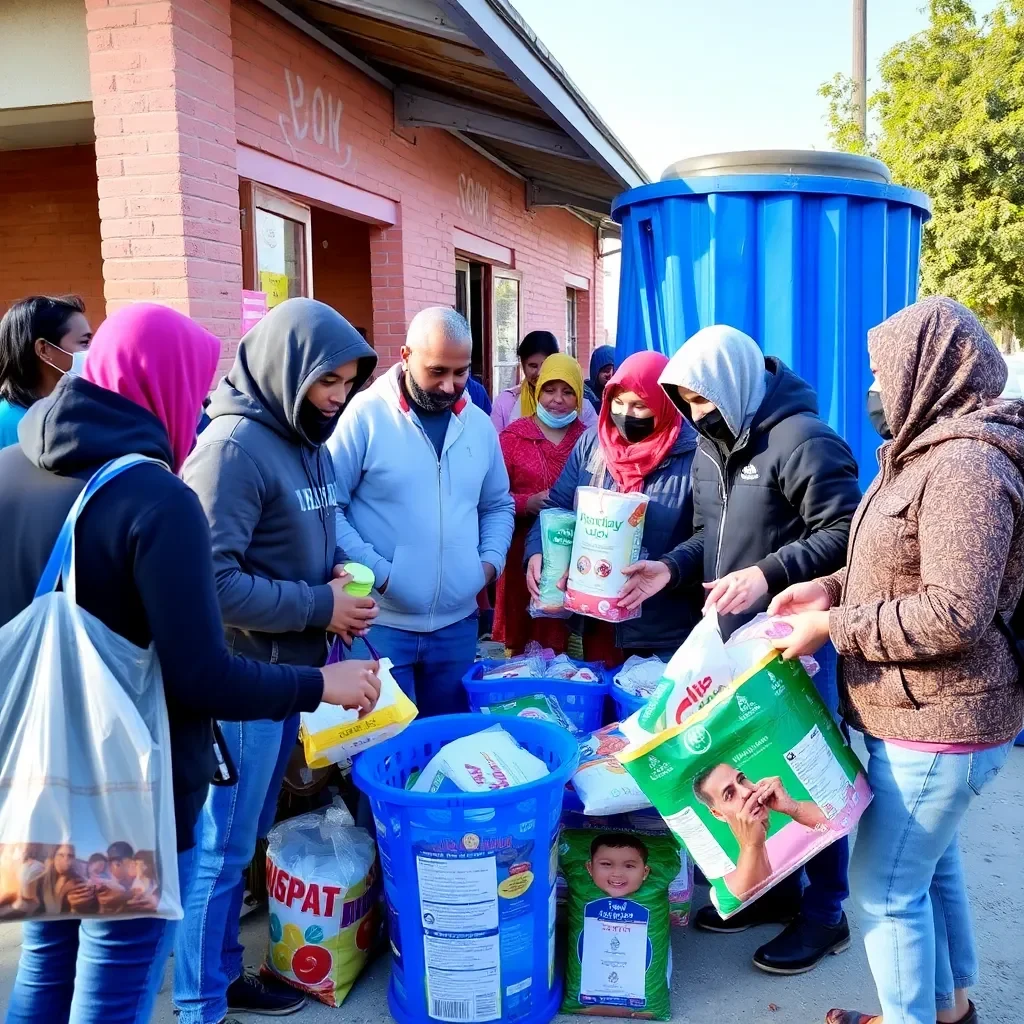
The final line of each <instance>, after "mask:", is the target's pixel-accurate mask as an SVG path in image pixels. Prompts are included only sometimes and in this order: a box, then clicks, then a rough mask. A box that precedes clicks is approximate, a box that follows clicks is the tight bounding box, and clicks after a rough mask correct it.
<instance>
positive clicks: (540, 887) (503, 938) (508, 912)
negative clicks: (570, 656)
mask: <svg viewBox="0 0 1024 1024" xmlns="http://www.w3.org/2000/svg"><path fill="white" fill-rule="evenodd" d="M500 724H501V726H502V727H503V728H504V729H505V730H506V732H508V733H510V734H511V735H512V736H513V737H515V739H516V740H517V741H518V742H519V744H520V745H521V746H523V747H524V748H525V749H526V750H528V751H530V753H532V754H535V755H536V756H537V757H539V758H541V760H543V761H544V762H546V764H547V765H548V767H549V768H550V773H549V774H548V775H547V776H545V777H544V778H543V779H538V780H537V781H536V782H531V783H527V784H525V785H522V786H516V787H514V788H511V789H499V790H493V791H491V792H489V793H457V794H452V793H413V792H407V791H406V790H405V789H404V788H403V787H404V785H405V782H406V780H407V779H408V778H409V776H410V774H412V773H413V772H414V771H419V770H422V769H423V768H424V767H425V766H426V764H427V762H428V761H429V760H430V758H431V757H433V755H434V754H436V753H437V752H438V750H440V748H441V747H442V746H444V744H446V743H448V742H449V741H450V740H453V739H456V738H458V737H460V736H468V735H470V734H472V733H477V732H480V731H481V730H482V729H483V728H487V727H490V723H489V722H487V721H486V720H484V719H481V716H480V715H472V714H470V715H444V716H440V717H438V718H430V719H424V720H421V721H418V722H413V723H412V724H411V725H410V726H409V727H408V728H407V729H406V730H405V731H404V732H403V733H402V734H401V735H400V736H396V737H395V738H394V739H393V740H390V741H388V742H386V743H382V744H380V745H379V746H377V747H374V748H372V749H370V750H367V751H365V752H364V753H362V754H360V755H359V756H358V757H357V758H356V760H355V766H354V773H355V780H356V785H357V786H359V788H360V789H361V790H362V791H363V792H364V793H366V795H367V796H368V797H369V798H370V804H371V806H372V808H373V817H374V822H375V824H376V828H377V844H378V850H379V854H380V863H381V870H382V874H383V878H384V893H385V896H386V897H387V907H388V927H389V932H390V939H391V983H390V986H389V988H388V1006H389V1007H390V1010H391V1013H392V1015H393V1016H394V1017H395V1019H396V1020H397V1021H399V1024H428V1022H431V1021H452V1022H458V1024H470V1022H476V1021H501V1022H510V1024H511V1022H514V1024H547V1022H548V1021H550V1020H551V1018H552V1017H554V1016H555V1014H556V1013H557V1012H558V1008H559V1006H560V1004H561V1000H562V981H561V978H560V977H556V971H555V878H556V874H557V868H558V822H559V819H560V817H561V814H562V798H563V794H564V792H565V786H566V783H567V782H568V781H569V779H570V777H571V776H572V773H573V772H574V771H575V770H576V766H577V764H578V762H579V749H578V746H577V743H576V740H575V739H574V738H573V737H572V736H571V735H570V734H569V733H568V732H567V731H566V730H565V729H562V728H560V727H559V726H557V725H552V724H550V723H548V722H538V721H530V720H527V719H523V718H506V719H503V720H502V721H501V723H500Z"/></svg>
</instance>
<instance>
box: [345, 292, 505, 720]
mask: <svg viewBox="0 0 1024 1024" xmlns="http://www.w3.org/2000/svg"><path fill="white" fill-rule="evenodd" d="M472 348H473V341H472V335H471V333H470V329H469V324H468V323H467V322H466V320H465V318H464V317H463V316H461V315H460V314H459V313H457V312H456V311H455V310H453V309H450V308H448V307H444V306H433V307H430V308H429V309H425V310H423V311H422V312H420V313H418V314H417V315H416V316H415V317H414V318H413V321H412V323H411V324H410V325H409V331H408V334H407V335H406V343H405V345H404V346H403V347H402V361H401V363H400V364H399V365H397V366H393V367H392V368H391V369H390V370H389V371H388V372H387V373H386V374H385V375H384V376H383V377H381V378H380V379H379V380H377V381H376V382H375V383H374V384H373V386H372V387H370V388H368V389H367V390H366V391H364V392H362V393H361V394H359V395H356V397H355V398H354V399H353V400H352V403H351V407H350V408H349V409H348V410H347V411H346V413H345V415H344V416H343V417H342V419H341V421H340V422H339V425H338V429H337V430H336V431H335V433H334V435H333V436H332V437H331V439H330V441H329V442H328V449H329V451H330V452H331V455H332V456H333V458H334V469H335V478H336V482H337V499H338V531H337V533H338V545H339V547H340V548H341V549H342V550H343V551H344V552H345V555H346V556H347V557H348V558H349V559H351V560H354V561H357V562H362V563H363V564H364V565H367V566H369V567H370V568H371V569H372V570H373V575H374V585H375V587H376V589H377V592H378V593H379V595H380V597H379V604H380V614H379V616H378V618H377V623H376V624H375V625H374V626H373V628H372V629H371V631H370V640H371V641H372V642H373V643H374V645H375V646H376V647H377V649H378V650H379V651H380V653H381V655H383V656H384V657H388V658H390V659H391V661H392V664H393V665H394V675H395V679H396V680H397V681H398V683H399V685H400V686H401V687H402V688H403V689H404V690H405V692H406V693H407V694H409V696H410V697H412V699H413V700H414V701H415V702H416V705H417V707H418V708H419V711H420V715H421V716H429V715H439V714H447V713H449V712H455V711H463V710H465V709H466V700H465V693H464V691H463V689H462V686H461V678H462V676H463V674H464V673H465V671H466V669H467V668H468V667H469V666H470V664H471V663H472V661H473V658H474V655H475V652H476V640H477V615H478V612H477V594H478V593H479V592H480V590H481V589H483V587H484V586H486V585H487V584H488V583H490V582H491V581H492V580H493V579H494V578H495V577H497V576H498V575H500V573H501V571H502V569H503V568H504V567H505V555H506V554H507V552H508V547H509V544H510V542H511V540H512V527H513V524H514V519H515V512H514V506H513V502H512V498H511V496H510V495H509V490H508V473H507V472H506V470H505V463H504V461H503V459H502V456H501V448H500V447H499V445H498V435H497V432H496V431H495V430H494V427H493V426H492V425H491V423H490V422H489V420H488V418H487V416H486V414H485V413H483V412H482V411H481V410H480V409H478V408H477V407H476V406H475V405H473V404H472V403H471V402H469V401H467V400H466V398H465V397H464V396H463V391H464V390H465V389H466V382H467V381H468V379H469V372H470V361H471V356H472ZM524 614H525V609H524Z"/></svg>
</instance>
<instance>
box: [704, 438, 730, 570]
mask: <svg viewBox="0 0 1024 1024" xmlns="http://www.w3.org/2000/svg"><path fill="white" fill-rule="evenodd" d="M698 447H699V448H700V450H701V452H702V454H703V455H704V457H705V458H706V459H707V460H708V461H709V462H711V463H713V464H714V467H715V469H716V470H718V494H719V497H721V499H722V519H721V522H720V523H719V524H718V547H717V548H716V549H715V579H716V580H717V579H718V570H719V569H720V568H721V565H722V539H723V538H724V537H725V514H726V512H728V511H729V494H728V491H727V490H726V486H725V472H724V470H723V469H722V467H721V466H720V465H719V464H718V460H717V459H715V458H712V456H711V455H710V454H709V453H708V451H707V450H706V449H705V447H704V444H703V442H700V443H699V444H698Z"/></svg>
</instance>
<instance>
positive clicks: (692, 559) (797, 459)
mask: <svg viewBox="0 0 1024 1024" xmlns="http://www.w3.org/2000/svg"><path fill="white" fill-rule="evenodd" d="M765 366H766V370H767V376H766V391H765V396H764V399H763V400H762V402H761V404H760V406H758V409H757V412H756V413H755V414H754V418H753V420H752V422H751V424H750V426H749V427H748V428H747V430H746V431H745V432H744V433H743V435H742V436H741V437H740V439H739V441H737V442H736V444H735V445H734V446H733V448H732V450H731V451H730V452H729V453H728V457H727V458H725V457H723V452H722V449H721V447H720V446H719V445H717V444H714V443H712V442H711V441H709V440H708V439H707V438H705V437H701V438H700V441H699V444H698V451H697V455H696V457H695V458H694V460H693V508H694V513H693V520H694V521H693V525H694V532H693V536H692V537H691V538H690V539H689V540H688V541H685V542H684V543H683V544H680V545H679V546H678V547H677V548H675V549H674V550H673V551H670V552H669V553H668V554H667V555H665V556H663V558H662V561H664V562H666V563H668V565H669V567H670V568H671V569H672V571H673V578H674V580H676V581H678V582H681V583H692V582H695V581H697V580H698V579H700V578H701V577H703V580H704V582H710V581H711V580H715V579H719V578H720V577H722V576H725V575H726V574H727V573H730V572H735V571H736V570H738V569H746V568H747V567H749V566H752V565H756V566H758V567H759V568H760V569H761V571H762V572H763V573H764V575H765V579H766V580H767V581H768V592H769V595H774V594H777V593H779V592H780V591H781V590H784V589H785V588H786V587H788V586H790V585H791V584H793V583H803V582H806V581H807V580H813V579H815V578H817V577H818V576H826V575H828V574H829V573H831V572H834V571H835V570H836V569H838V568H839V567H840V566H841V565H843V563H844V562H845V560H846V543H847V540H848V538H849V533H850V520H851V519H852V518H853V513H854V512H855V511H856V509H857V505H858V504H859V503H860V487H859V485H858V483H857V462H856V460H855V459H854V457H853V453H852V452H851V451H850V448H849V446H848V445H847V444H846V442H845V441H844V440H843V439H842V438H841V437H840V436H839V435H838V434H837V433H836V432H835V431H834V430H832V428H831V427H830V426H829V425H828V424H827V423H825V422H824V421H823V420H821V419H820V418H819V416H818V401H817V398H816V396H815V394H814V391H813V389H812V388H811V386H810V385H809V384H808V383H807V382H806V381H804V380H803V379H801V378H800V377H798V376H797V375H796V374H795V373H793V371H792V370H790V369H789V368H788V367H787V366H785V365H784V364H783V363H782V362H780V361H779V360H778V359H775V358H773V357H768V358H766V359H765ZM663 379H664V378H663ZM672 390H674V389H672ZM669 397H671V398H673V401H677V399H676V397H675V396H673V394H672V391H670V392H669ZM677 404H678V402H677ZM688 411H689V410H688V409H687V413H688ZM769 599H770V598H769V597H765V598H764V599H763V600H762V601H761V602H760V603H758V604H757V605H755V606H754V607H753V608H751V609H750V610H749V611H747V612H745V613H744V614H743V615H739V616H735V615H727V616H722V618H721V625H722V631H723V633H724V634H725V635H726V636H728V635H729V634H730V633H731V632H732V630H734V629H736V628H737V626H739V625H740V624H742V623H743V622H744V621H746V620H747V619H749V618H751V617H752V616H753V615H755V614H756V613H757V612H761V611H764V610H765V609H766V608H767V606H768V601H769Z"/></svg>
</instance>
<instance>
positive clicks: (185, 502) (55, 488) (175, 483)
mask: <svg viewBox="0 0 1024 1024" xmlns="http://www.w3.org/2000/svg"><path fill="white" fill-rule="evenodd" d="M219 355H220V342H219V341H218V340H217V338H215V337H214V336H213V335H212V334H210V333H209V332H208V331H206V330H204V329H203V328H202V327H200V326H198V325H197V324H195V323H194V322H193V321H191V320H189V318H188V317H185V316H182V315H181V314H180V313H176V312H174V311H173V310H170V309H166V308H164V307H162V306H155V305H149V304H139V305H135V306H130V307H128V308H126V309H122V310H119V311H118V312H116V313H114V314H112V315H111V316H110V317H109V318H108V319H107V320H106V321H105V322H104V323H103V325H102V326H101V327H100V329H99V330H98V331H97V332H96V336H95V338H94V340H93V342H92V347H91V349H90V352H89V357H88V360H87V361H86V367H85V372H84V374H83V375H82V376H71V375H70V374H68V375H65V376H64V377H63V378H62V379H61V381H60V383H59V384H58V385H57V387H56V388H55V389H54V391H53V393H52V395H51V396H50V397H49V398H47V399H44V400H42V401H40V402H37V403H36V404H35V405H34V406H33V407H32V408H31V409H30V410H29V411H28V413H27V414H26V415H25V418H24V419H23V420H22V422H21V424H20V427H19V442H20V443H19V444H18V445H15V446H12V447H10V448H6V449H4V450H3V451H0V522H3V524H4V529H3V531H2V535H0V579H3V580H4V586H3V587H2V588H0V628H2V626H3V625H4V624H6V623H7V622H9V621H10V620H11V619H12V618H14V617H15V616H16V615H18V614H19V613H20V612H21V611H22V610H23V609H24V608H26V607H27V606H28V605H29V604H30V603H31V602H32V600H33V597H34V595H35V591H36V586H37V584H38V582H39V578H40V576H41V574H42V572H43V567H44V566H45V564H46V561H47V558H48V557H49V554H50V550H51V548H52V546H53V544H54V541H55V539H56V537H57V535H58V533H59V531H60V528H61V526H62V525H63V523H64V520H65V517H66V516H67V513H68V511H69V509H70V508H71V506H72V504H73V503H74V501H75V499H76V498H77V497H78V495H79V493H80V492H81V490H82V488H83V486H84V485H85V483H86V481H88V480H89V478H90V477H91V476H92V475H93V474H94V473H95V472H96V471H97V470H98V469H100V468H101V467H102V466H104V465H105V464H107V463H108V462H110V461H112V460H114V459H117V458H120V457H121V456H123V455H131V454H138V455H143V456H147V457H148V458H150V459H154V460H157V461H156V462H147V463H143V464H141V465H137V466H134V467H132V468H130V469H128V470H126V471H125V472H123V473H122V474H121V475H119V476H117V477H116V478H114V479H112V480H111V481H110V482H109V483H107V484H106V485H105V486H104V487H102V488H101V489H99V490H98V491H96V492H95V496H94V497H93V498H92V499H90V501H89V503H88V504H87V505H86V506H85V508H84V510H83V511H82V513H81V516H80V517H79V520H78V525H77V528H76V531H75V540H76V543H75V558H76V576H77V595H76V597H77V601H78V603H79V605H80V606H81V607H82V608H84V609H86V610H87V611H89V612H90V613H91V614H92V615H94V616H96V617H97V618H98V619H100V620H101V621H102V622H103V623H104V624H105V625H106V626H107V627H108V628H109V629H111V630H113V631H114V632H115V633H118V634H120V635H121V636H123V637H125V638H126V639H127V640H129V641H130V642H131V643H133V644H135V645H136V646H138V647H143V648H145V647H148V646H149V645H150V644H152V645H154V646H155V648H156V652H157V655H158V656H159V659H160V666H161V670H162V673H163V681H164V689H165V693H166V698H167V710H168V716H169V719H170V732H171V760H172V769H173V772H172V775H173V778H172V782H173V790H174V811H175V821H176V825H177V840H178V871H179V881H180V885H181V889H182V891H183V893H184V890H186V889H187V887H188V883H189V876H190V868H191V861H192V857H191V852H192V847H193V845H194V839H193V835H194V831H195V823H196V819H197V817H198V815H199V812H200V809H201V808H202V806H203V803H204V801H205V799H206V793H207V789H208V787H209V784H210V781H211V780H212V779H213V778H214V773H215V771H216V770H217V761H216V759H215V755H214V730H213V720H214V719H227V720H233V721H244V720H248V719H266V718H274V719H284V718H285V717H287V716H288V715H290V714H292V713H293V712H294V711H312V710H314V709H315V708H316V707H317V705H318V704H319V703H320V701H321V699H323V700H325V701H328V702H330V703H334V704H342V705H344V706H346V707H352V708H358V709H360V710H368V709H370V708H371V707H372V706H373V704H374V702H375V701H376V697H377V694H378V693H379V689H380V683H379V681H378V680H377V677H376V664H375V663H373V662H345V663H342V664H340V665H334V666H330V667H328V668H324V669H317V668H302V667H297V666H291V665H276V664H264V663H260V662H256V661H250V660H248V659H246V658H241V657H233V656H232V655H231V653H230V652H229V651H228V649H227V647H226V646H225V642H224V633H223V627H222V624H221V613H220V608H219V605H218V601H217V594H216V590H215V587H214V579H213V564H212V556H211V550H210V534H209V528H208V526H207V520H206V516H205V515H204V513H203V510H202V508H201V506H200V504H199V501H198V499H197V498H196V496H195V494H193V492H192V491H191V490H189V488H188V487H187V486H186V485H185V484H184V483H183V482H182V481H181V480H180V479H179V478H178V477H177V476H176V475H175V474H176V473H177V470H178V469H179V468H180V467H181V464H182V463H183V462H184V460H185V457H186V456H187V455H188V453H189V451H190V450H191V448H192V446H193V444H194V443H195V433H196V423H197V421H198V419H199V415H200V412H201V409H202V401H203V397H204V396H205V394H206V393H207V390H208V389H209V387H210V384H211V382H212V380H213V375H214V373H215V371H216V368H217V360H218V358H219ZM161 463H162V465H161ZM172 471H173V472H172ZM221 781H224V780H223V779H222V780H221ZM69 838H70V841H73V842H75V843H76V844H77V846H76V850H77V852H78V855H79V856H82V857H83V858H89V857H92V856H93V855H94V854H103V855H104V856H106V857H108V859H109V860H110V861H111V862H113V861H114V860H118V861H119V862H121V861H129V862H131V861H134V860H137V858H136V856H135V855H137V854H138V853H139V851H137V850H132V851H131V853H130V854H129V852H128V850H127V849H125V848H126V847H128V846H129V844H128V843H126V842H124V839H125V838H126V837H124V836H97V837H79V836H71V837H69ZM31 839H32V837H28V836H27V837H26V841H31ZM88 839H92V841H93V842H95V843H97V844H107V845H106V846H105V847H104V848H102V849H95V850H94V849H88V850H87V849H85V848H84V846H82V843H84V842H85V841H86V840H88ZM142 852H144V853H145V852H146V851H142ZM83 884H88V879H86V880H85V882H84V883H83ZM156 884H158V883H156ZM99 895H100V894H99V893H97V896H99ZM88 902H89V901H83V905H85V904H87V903H88ZM98 902H99V905H100V907H101V909H102V906H103V903H102V901H98ZM173 939H174V925H173V923H172V922H168V921H166V920H163V919H157V918H137V919H134V920H122V919H119V918H117V917H116V916H114V915H113V913H111V914H110V915H108V916H107V917H106V918H103V917H102V916H100V917H97V918H91V919H87V920H81V919H80V918H77V917H75V916H74V915H73V914H71V913H68V914H65V915H64V916H63V917H62V918H59V919H56V920H45V921H40V920H27V921H26V922H25V924H24V927H23V933H22V949H21V961H20V963H19V966H18V975H17V979H16V981H15V985H14V990H13V992H12V993H11V997H10V1001H9V1004H8V1011H7V1022H8V1024H29V1022H32V1024H38V1022H40V1021H46V1022H47V1024H67V1022H69V1021H70V1020H74V1022H75V1024H145V1022H146V1021H148V1020H149V1018H150V1014H151V1012H152V1008H153V1002H154V1000H155V997H156V992H157V989H158V987H159V984H160V981H161V979H162V977H163V968H164V965H165V963H166V960H167V957H168V954H169V953H170V950H171V946H172V943H173Z"/></svg>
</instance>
